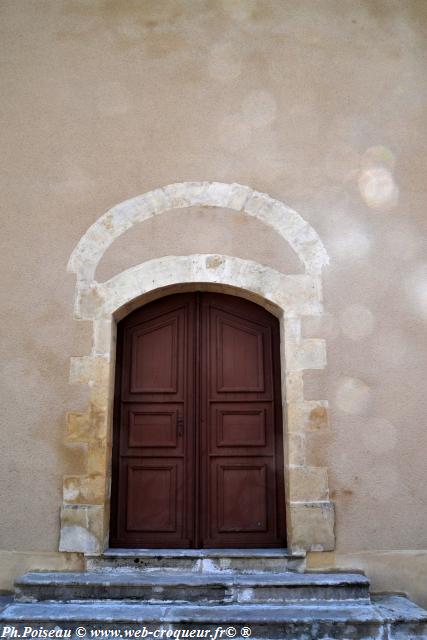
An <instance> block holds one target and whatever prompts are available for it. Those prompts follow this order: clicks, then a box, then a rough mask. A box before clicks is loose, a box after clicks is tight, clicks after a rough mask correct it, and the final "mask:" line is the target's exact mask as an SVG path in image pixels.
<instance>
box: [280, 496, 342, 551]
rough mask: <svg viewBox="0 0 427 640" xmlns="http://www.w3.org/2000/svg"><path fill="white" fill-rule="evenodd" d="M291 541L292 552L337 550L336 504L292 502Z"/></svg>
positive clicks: (289, 511) (327, 502)
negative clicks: (335, 529)
mask: <svg viewBox="0 0 427 640" xmlns="http://www.w3.org/2000/svg"><path fill="white" fill-rule="evenodd" d="M288 513H289V515H290V535H289V541H290V546H291V549H292V551H294V550H295V551H299V550H305V551H333V550H334V548H335V534H334V504H333V503H332V502H330V501H323V502H291V503H290V505H289V509H288Z"/></svg>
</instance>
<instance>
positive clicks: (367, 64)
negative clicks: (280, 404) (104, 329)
mask: <svg viewBox="0 0 427 640" xmlns="http://www.w3.org/2000/svg"><path fill="white" fill-rule="evenodd" d="M0 30H1V34H0V47H1V55H0V59H1V61H2V62H1V67H2V68H1V74H2V99H1V110H2V118H3V125H2V130H1V136H2V154H1V156H0V163H1V169H2V171H1V174H2V181H3V185H2V196H3V197H2V202H1V207H2V213H1V228H2V236H1V241H0V242H1V252H0V261H1V270H2V288H3V295H2V297H1V305H2V330H3V340H2V355H1V359H2V368H1V372H0V375H1V378H2V381H1V384H2V402H1V414H2V416H1V422H0V429H1V441H2V452H3V460H2V465H1V466H0V492H1V505H2V518H1V525H0V549H3V550H4V553H3V555H2V556H1V558H6V557H7V561H6V560H5V561H4V562H2V565H0V573H1V572H2V569H1V567H2V566H4V572H3V576H6V575H7V576H8V577H7V578H6V577H4V578H3V579H2V580H3V582H1V583H0V588H2V586H3V588H6V587H7V585H9V584H10V579H11V576H12V574H13V573H14V569H11V566H15V564H13V562H12V565H11V558H14V557H15V555H14V554H15V553H18V554H19V553H21V555H22V553H24V552H25V553H26V554H29V553H30V552H31V553H34V554H35V555H34V558H36V560H34V563H35V564H36V565H37V567H39V566H40V562H41V563H43V560H40V557H41V558H45V559H46V566H52V564H49V563H52V562H58V563H59V564H58V565H55V566H62V565H61V564H60V563H61V562H64V561H62V560H61V561H60V560H55V561H53V560H52V559H50V560H47V558H48V557H49V558H51V556H50V555H49V553H53V552H55V551H56V550H57V548H58V534H59V515H58V514H59V506H60V504H61V501H62V497H61V491H62V476H63V475H64V474H78V473H84V469H83V468H82V464H83V462H82V461H83V459H84V458H83V456H82V455H81V450H80V449H79V447H78V446H77V447H74V448H72V447H65V446H64V444H63V439H64V416H65V412H66V411H68V410H71V409H72V410H76V409H78V408H79V407H81V409H82V410H84V408H85V406H86V402H87V392H85V390H84V388H79V387H76V386H71V385H69V382H68V373H69V358H70V356H78V355H81V354H85V353H87V352H88V351H89V350H90V341H91V334H90V326H89V323H85V322H80V323H79V322H76V321H74V320H73V301H74V284H75V282H74V276H72V275H70V274H67V273H66V265H67V261H68V258H69V256H70V254H71V252H72V250H73V248H74V246H75V245H76V243H77V242H78V240H79V238H80V237H81V236H82V234H83V233H84V232H85V231H86V229H87V228H88V227H89V226H90V225H91V224H92V223H93V222H94V221H95V220H96V219H97V218H98V217H99V216H100V215H101V214H102V213H104V212H105V211H106V210H107V209H109V208H110V207H111V206H113V205H114V204H116V203H118V202H121V201H123V200H125V199H127V198H130V197H132V196H135V195H137V194H139V193H144V192H146V191H149V190H151V189H154V188H156V187H159V186H162V185H165V184H168V183H171V182H181V181H186V180H218V181H223V182H230V183H231V182H239V183H241V184H247V185H249V186H251V187H252V188H254V189H258V190H260V191H263V192H267V193H270V194H271V195H272V196H273V197H275V198H277V199H279V200H282V201H284V202H285V203H286V204H287V205H289V206H290V207H292V208H293V209H296V210H297V211H298V212H299V213H300V214H301V215H302V216H303V217H304V218H305V219H306V220H307V221H308V222H309V223H310V224H311V225H312V226H313V227H314V229H316V231H317V232H318V233H319V235H320V237H321V239H322V241H323V242H324V244H325V246H326V249H327V250H328V253H329V255H330V258H331V264H330V266H329V267H327V268H326V269H325V270H324V298H325V307H326V310H327V314H326V316H325V318H324V319H323V320H322V321H321V322H319V320H316V319H313V318H310V319H309V318H307V319H306V321H305V323H304V326H303V329H304V336H305V337H311V336H315V337H325V338H326V339H327V347H328V366H327V368H326V369H325V370H324V371H322V372H319V371H317V372H315V371H313V372H311V373H307V374H306V375H305V390H306V391H305V395H306V398H308V399H310V398H313V399H317V398H327V399H329V401H330V409H331V410H330V417H331V427H332V428H331V430H330V432H329V433H328V434H325V433H324V432H322V433H319V435H316V434H314V435H313V436H312V437H311V438H310V443H311V451H310V456H309V457H310V460H309V463H310V464H312V465H317V466H327V467H328V468H329V483H330V488H331V497H332V498H333V500H334V501H335V504H336V541H337V542H336V544H337V557H338V556H339V558H338V560H337V559H336V557H335V556H334V558H333V559H331V556H328V557H326V556H325V555H324V556H322V558H323V560H322V558H320V559H318V558H315V559H314V560H313V562H314V563H315V564H316V566H322V563H324V564H330V565H332V564H333V563H335V564H336V566H339V564H340V563H341V564H343V563H344V564H346V563H348V562H354V566H355V567H356V566H358V565H357V562H356V560H354V558H355V557H356V555H357V554H360V553H361V552H363V553H366V552H369V554H374V555H375V557H378V558H383V557H384V556H383V555H381V553H380V552H389V551H393V553H395V554H397V555H398V557H399V558H400V559H401V558H402V557H406V559H407V558H408V555H407V550H411V552H414V551H417V556H416V557H417V558H419V557H423V558H425V555H423V550H427V534H426V532H427V508H426V502H427V496H426V489H425V486H426V481H427V462H426V455H425V451H426V449H427V430H426V428H425V415H426V410H427V406H426V399H425V397H426V393H425V377H426V369H427V365H426V362H427V358H426V355H427V354H426V339H425V327H426V321H427V263H426V254H425V232H426V219H427V218H426V213H425V211H426V204H427V189H426V183H425V175H426V168H427V167H426V164H427V163H426V155H425V148H426V144H427V57H426V53H427V6H426V4H425V3H424V2H422V1H420V2H417V1H416V0H407V1H406V2H398V1H393V0H383V1H381V0H365V1H362V0H360V1H355V2H342V1H340V0H336V1H333V0H313V1H312V2H309V1H307V0H299V1H298V2H296V1H295V2H294V1H286V0H284V1H283V2H276V1H274V0H271V1H269V0H260V1H256V0H242V1H238V0H236V1H234V0H224V1H223V2H220V1H212V2H204V1H200V2H194V1H191V0H186V1H180V0H173V1H170V2H168V1H166V0H156V1H154V0H153V1H148V0H142V1H140V2H136V1H135V2H132V1H127V0H126V1H119V0H111V1H107V0H105V1H104V0H102V1H101V0H94V1H93V2H86V1H80V0H43V2H36V0H21V1H20V2H15V1H12V0H4V1H3V2H2V3H1V4H0ZM208 252H209V253H223V254H229V255H234V256H237V257H241V258H245V259H252V260H255V261H258V262H260V263H262V264H266V265H268V266H271V267H273V268H275V269H278V270H280V271H283V272H285V273H299V272H301V265H300V264H299V263H298V260H297V258H296V256H295V255H294V254H293V252H292V250H291V249H290V248H289V247H288V246H287V245H286V243H285V242H284V240H283V239H281V238H279V237H278V236H277V234H275V233H274V231H272V230H271V229H269V228H267V227H266V226H264V225H263V224H262V223H261V222H259V221H258V220H255V219H252V220H248V219H247V218H245V217H244V216H242V215H241V214H239V213H232V212H230V211H225V210H221V209H199V208H197V207H194V208H191V209H188V210H180V211H173V212H170V213H166V214H163V215H162V216H161V217H159V218H153V219H151V220H149V221H147V222H145V223H143V224H141V225H140V226H139V227H138V228H134V229H133V230H131V231H129V232H127V233H126V234H125V235H123V236H122V237H121V238H120V239H119V240H118V241H117V242H116V243H115V244H114V245H113V246H112V247H111V248H110V249H109V250H108V251H107V253H106V254H105V256H104V258H103V260H102V262H101V264H100V266H99V268H98V272H97V278H98V280H104V279H107V278H109V277H111V276H113V275H115V274H116V273H118V272H119V271H122V270H123V269H125V268H127V267H129V266H131V265H134V264H138V263H140V262H142V261H144V260H147V259H149V258H153V257H159V256H163V255H169V254H175V255H186V254H192V253H208ZM10 552H14V553H13V554H12V555H11V553H10ZM42 552H43V553H47V554H48V555H42V556H40V553H42ZM31 553H30V555H31ZM405 553H406V556H405ZM426 553H427V552H426ZM402 554H403V556H402ZM26 557H27V558H28V556H26ZM358 557H359V556H358ZM342 558H344V560H342ZM345 558H350V560H345ZM340 559H341V560H340ZM0 561H1V560H0ZM400 561H401V560H399V562H400ZM20 562H21V561H20ZM22 562H23V560H22ZM28 562H29V564H28V563H27V564H25V566H30V565H31V562H30V561H29V560H28ZM68 562H70V563H71V564H72V563H77V564H76V566H77V565H78V563H79V562H80V561H79V560H78V559H77V558H74V557H71V558H70V559H69V560H68ZM378 563H379V564H377V565H375V566H376V567H377V569H376V572H377V573H376V575H379V576H380V577H379V578H378V579H376V580H377V581H376V585H378V584H380V583H381V579H382V578H381V576H385V575H386V574H387V567H388V566H389V564H388V563H387V562H382V560H381V561H380V560H378ZM413 564H414V563H413ZM416 564H417V566H422V563H420V562H418V561H417V563H416ZM424 565H425V560H424ZM21 566H23V565H21ZM70 566H71V565H70ZM411 566H412V565H411ZM6 567H8V568H6ZM378 567H380V568H379V569H378ZM19 570H20V567H19V562H17V563H16V573H18V572H19ZM414 571H415V569H414ZM388 575H392V580H391V581H390V580H388V582H387V580H385V578H384V580H385V582H384V584H387V587H388V588H391V586H390V584H391V582H392V583H393V585H394V586H395V588H396V589H399V588H400V589H405V590H407V589H409V590H410V589H411V584H409V583H410V581H408V580H406V582H405V580H404V579H403V578H399V576H402V575H403V573H402V572H401V571H400V570H398V571H394V572H391V574H390V571H389V573H388ZM399 580H400V582H399ZM417 580H418V581H420V580H421V584H423V583H426V582H427V577H426V572H425V571H424V572H423V573H421V575H420V577H419V578H417ZM408 584H409V586H407V585H408ZM426 592H427V587H426V589H424V590H423V589H422V588H418V590H416V589H415V587H414V591H413V595H414V597H416V598H417V599H418V601H420V602H423V600H422V598H423V596H422V595H419V594H422V593H426ZM424 604H427V602H426V601H425V599H424Z"/></svg>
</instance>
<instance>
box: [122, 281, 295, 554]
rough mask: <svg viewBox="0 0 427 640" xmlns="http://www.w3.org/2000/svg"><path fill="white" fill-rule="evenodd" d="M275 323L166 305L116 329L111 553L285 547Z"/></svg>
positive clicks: (206, 299) (197, 301) (206, 298)
mask: <svg viewBox="0 0 427 640" xmlns="http://www.w3.org/2000/svg"><path fill="white" fill-rule="evenodd" d="M283 469H284V463H283V426H282V415H281V394H280V334H279V322H278V320H277V318H275V317H274V316H273V315H271V314H270V313H269V312H268V311H266V310H265V309H263V308H262V307H259V306H258V305H256V304H254V303H253V302H249V301H248V300H243V299H242V298H238V297H235V296H231V295H224V294H218V293H211V292H192V293H182V294H175V295H171V296H167V297H164V298H161V299H158V300H156V301H154V302H151V303H149V304H147V305H145V306H143V307H141V308H140V309H137V310H136V311H134V312H132V313H131V314H130V315H128V316H127V317H126V318H124V319H123V320H122V321H121V322H120V323H119V324H118V332H117V359H116V388H115V410H114V429H113V474H112V502H111V526H110V546H116V547H117V546H119V547H153V548H156V547H182V548H185V547H187V548H191V547H193V548H198V547H281V546H286V542H285V531H286V527H285V498H284V479H283Z"/></svg>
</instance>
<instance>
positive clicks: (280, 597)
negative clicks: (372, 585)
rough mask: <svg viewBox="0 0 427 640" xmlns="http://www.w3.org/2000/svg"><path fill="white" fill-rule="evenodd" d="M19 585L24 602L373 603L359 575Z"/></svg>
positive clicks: (136, 575)
mask: <svg viewBox="0 0 427 640" xmlns="http://www.w3.org/2000/svg"><path fill="white" fill-rule="evenodd" d="M15 587H16V591H15V593H16V599H17V600H19V601H21V602H23V601H26V602H31V601H36V600H61V601H63V602H67V601H72V600H84V599H95V600H101V599H111V600H139V601H144V602H195V603H207V604H230V603H251V604H254V603H267V604H279V603H280V604H283V603H287V602H297V601H312V600H318V601H327V600H358V601H362V602H369V580H368V579H367V578H366V577H365V576H364V575H363V574H360V573H295V572H291V571H288V572H284V573H273V574H268V573H266V572H264V573H253V574H248V573H245V574H243V573H236V572H232V571H228V572H227V571H222V572H216V573H210V574H209V573H204V574H197V573H194V572H193V573H184V572H179V573H177V572H169V573H166V572H163V573H161V574H160V573H144V572H142V571H133V572H130V571H127V572H124V571H122V572H119V573H117V572H114V571H111V570H110V571H107V570H106V571H96V572H82V573H50V572H42V573H37V572H31V573H27V574H25V575H24V576H22V577H21V578H18V580H17V581H16V583H15Z"/></svg>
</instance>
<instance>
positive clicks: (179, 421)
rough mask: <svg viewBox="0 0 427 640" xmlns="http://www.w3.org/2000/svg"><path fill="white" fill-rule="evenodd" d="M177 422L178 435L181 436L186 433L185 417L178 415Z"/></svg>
mask: <svg viewBox="0 0 427 640" xmlns="http://www.w3.org/2000/svg"><path fill="white" fill-rule="evenodd" d="M176 424H177V427H178V437H181V436H182V434H183V433H184V418H183V417H182V416H178V419H177V421H176Z"/></svg>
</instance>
